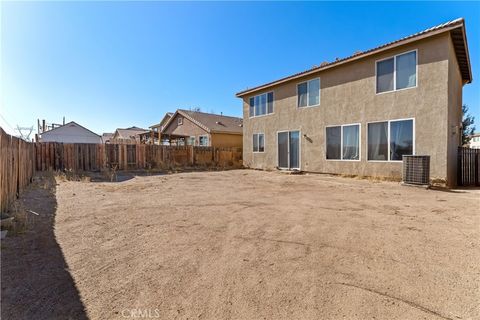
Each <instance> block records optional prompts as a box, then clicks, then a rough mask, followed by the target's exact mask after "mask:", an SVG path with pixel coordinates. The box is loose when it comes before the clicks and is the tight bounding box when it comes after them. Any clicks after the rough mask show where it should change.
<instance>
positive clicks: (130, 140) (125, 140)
mask: <svg viewBox="0 0 480 320" xmlns="http://www.w3.org/2000/svg"><path fill="white" fill-rule="evenodd" d="M145 132H148V130H145V129H142V128H139V127H130V128H125V129H121V128H118V129H117V130H115V133H114V134H113V137H112V138H111V139H110V143H118V144H137V143H140V135H141V134H142V133H145Z"/></svg>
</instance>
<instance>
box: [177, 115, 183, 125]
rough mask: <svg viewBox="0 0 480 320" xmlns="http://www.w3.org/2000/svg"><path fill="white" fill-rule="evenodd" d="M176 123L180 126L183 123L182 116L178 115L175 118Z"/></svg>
mask: <svg viewBox="0 0 480 320" xmlns="http://www.w3.org/2000/svg"><path fill="white" fill-rule="evenodd" d="M177 124H178V125H179V126H181V125H182V124H183V118H182V117H178V118H177Z"/></svg>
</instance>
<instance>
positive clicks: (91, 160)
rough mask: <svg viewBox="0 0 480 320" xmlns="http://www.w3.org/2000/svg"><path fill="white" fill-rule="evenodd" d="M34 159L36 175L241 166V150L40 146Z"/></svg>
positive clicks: (185, 147)
mask: <svg viewBox="0 0 480 320" xmlns="http://www.w3.org/2000/svg"><path fill="white" fill-rule="evenodd" d="M35 155H36V161H35V165H36V169H37V170H38V171H45V170H72V171H99V170H103V169H107V168H114V167H115V168H117V169H118V170H137V169H168V168H175V167H197V166H208V167H219V168H228V167H237V168H238V167H241V166H242V149H241V148H215V147H194V146H159V145H144V144H136V145H128V144H83V143H76V144H68V143H56V142H40V143H35Z"/></svg>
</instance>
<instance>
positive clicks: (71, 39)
mask: <svg viewBox="0 0 480 320" xmlns="http://www.w3.org/2000/svg"><path fill="white" fill-rule="evenodd" d="M458 17H464V18H465V19H466V27H467V37H468V43H469V50H470V59H471V63H472V71H473V79H474V82H473V83H472V84H470V85H466V86H465V87H464V102H465V103H466V104H468V105H469V106H470V110H471V112H472V113H473V114H474V115H475V117H476V119H477V131H480V71H479V70H480V69H479V67H480V4H479V3H475V2H424V3H421V2H405V3H396V2H386V3H382V2H370V3H364V2H353V3H348V2H335V3H331V2H315V3H312V2H308V3H288V2H262V3H254V2H246V3H232V2H228V3H227V2H206V3H202V2H193V3H192V2H181V3H168V2H79V3H72V2H45V3H40V2H2V3H1V79H0V80H1V88H0V89H1V91H0V95H1V97H0V101H1V105H0V114H1V116H2V117H3V118H4V119H5V120H6V121H5V120H4V119H3V118H2V117H0V125H1V126H2V127H4V128H5V129H6V130H8V131H10V132H11V131H12V130H11V128H10V126H15V125H17V124H19V125H22V126H31V125H36V119H37V118H40V119H46V120H47V121H48V122H57V123H58V122H61V120H62V117H63V116H65V117H66V119H67V121H70V120H74V121H77V122H79V123H80V124H82V125H85V126H86V127H88V128H90V129H92V130H93V131H95V132H97V133H99V134H101V133H102V132H112V131H114V129H115V128H117V127H128V126H132V125H136V126H141V127H148V126H149V125H151V124H154V123H158V122H159V121H160V119H161V118H162V116H163V114H164V113H165V112H166V111H174V110H175V109H177V108H190V107H200V108H201V109H202V111H205V112H211V111H213V112H215V113H220V112H223V113H224V114H229V115H236V116H241V101H240V100H239V99H237V98H235V93H236V92H238V91H240V90H243V89H245V88H246V87H253V86H255V85H258V84H262V83H264V82H268V81H272V80H275V79H277V78H280V77H283V76H287V75H289V74H292V73H296V72H299V71H302V70H304V69H308V68H310V67H312V66H313V65H318V64H320V63H321V62H322V61H332V60H334V59H335V58H336V57H339V58H341V57H345V56H348V55H351V54H352V53H353V52H355V51H357V50H366V49H369V48H372V47H375V46H377V45H380V44H383V43H385V42H389V41H392V40H396V39H398V38H400V37H403V36H406V35H410V34H412V33H415V32H418V31H421V30H423V29H426V28H428V27H431V26H434V25H437V24H440V23H443V22H446V21H448V20H452V19H455V18H458Z"/></svg>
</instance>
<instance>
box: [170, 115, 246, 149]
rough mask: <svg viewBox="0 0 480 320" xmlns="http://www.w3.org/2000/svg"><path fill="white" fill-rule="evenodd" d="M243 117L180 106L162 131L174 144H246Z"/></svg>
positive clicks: (234, 145) (236, 145) (228, 145)
mask: <svg viewBox="0 0 480 320" xmlns="http://www.w3.org/2000/svg"><path fill="white" fill-rule="evenodd" d="M242 123H243V120H242V118H236V117H230V116H224V115H221V114H213V113H204V112H199V111H189V110H181V109H178V110H177V111H176V112H175V113H174V114H173V115H172V116H171V117H170V119H169V120H168V121H167V122H166V124H165V125H164V126H163V128H162V131H161V139H162V141H167V143H168V144H170V145H194V146H204V147H240V148H241V147H242V143H243V138H242V133H243V128H242Z"/></svg>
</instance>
